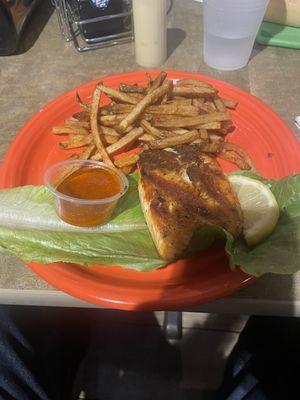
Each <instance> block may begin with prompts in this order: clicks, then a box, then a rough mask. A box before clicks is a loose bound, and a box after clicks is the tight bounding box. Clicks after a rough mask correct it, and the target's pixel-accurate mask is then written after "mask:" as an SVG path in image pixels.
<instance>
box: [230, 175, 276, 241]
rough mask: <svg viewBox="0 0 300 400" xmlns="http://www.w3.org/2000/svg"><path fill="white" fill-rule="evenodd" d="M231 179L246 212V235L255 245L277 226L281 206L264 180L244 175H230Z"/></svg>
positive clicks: (247, 239)
mask: <svg viewBox="0 0 300 400" xmlns="http://www.w3.org/2000/svg"><path fill="white" fill-rule="evenodd" d="M228 178H229V181H230V183H231V185H232V187H233V189H234V191H235V192H236V194H237V197H238V199H239V202H240V205H241V209H242V211H243V214H244V227H243V229H244V237H245V240H246V242H247V244H248V245H250V246H254V245H256V244H258V243H259V242H261V241H262V240H263V239H264V238H266V237H267V236H268V235H269V234H270V233H271V232H272V231H273V229H274V228H275V226H276V224H277V221H278V218H279V207H278V204H277V201H276V199H275V197H274V195H273V193H272V192H271V190H270V189H269V188H268V186H266V185H265V184H263V183H262V182H260V181H258V180H256V179H252V178H248V177H246V176H243V175H230V176H229V177H228Z"/></svg>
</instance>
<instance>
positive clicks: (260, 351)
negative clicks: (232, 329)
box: [216, 317, 300, 400]
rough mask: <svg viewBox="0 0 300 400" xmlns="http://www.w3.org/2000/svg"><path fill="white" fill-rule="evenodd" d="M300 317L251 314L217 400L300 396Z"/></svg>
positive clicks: (296, 397)
mask: <svg viewBox="0 0 300 400" xmlns="http://www.w3.org/2000/svg"><path fill="white" fill-rule="evenodd" d="M299 338H300V320H299V319H298V318H279V317H278V318H277V317H276V318H275V317H251V318H250V319H249V321H248V323H247V324H246V327H245V328H244V330H243V332H242V333H241V335H240V338H239V340H238V343H237V344H236V346H235V348H234V349H233V351H232V354H231V355H230V357H229V359H228V362H227V366H226V370H225V374H224V380H223V383H222V385H221V387H220V389H219V391H218V394H217V396H216V399H217V400H242V399H243V400H266V399H267V400H277V399H280V400H283V399H287V400H290V399H291V400H293V399H298V398H300V340H299Z"/></svg>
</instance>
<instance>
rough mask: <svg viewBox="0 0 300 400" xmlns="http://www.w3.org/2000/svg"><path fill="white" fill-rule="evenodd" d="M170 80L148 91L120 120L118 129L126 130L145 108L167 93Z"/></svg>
mask: <svg viewBox="0 0 300 400" xmlns="http://www.w3.org/2000/svg"><path fill="white" fill-rule="evenodd" d="M170 84H171V83H170V81H167V82H164V83H163V85H162V86H160V87H159V88H157V89H155V90H153V91H152V92H150V93H148V94H147V95H146V96H145V97H144V98H143V99H142V100H141V101H140V102H139V103H138V104H137V105H136V106H135V107H134V108H133V110H132V111H131V112H130V113H129V114H128V115H127V116H126V117H125V118H124V119H123V121H121V122H120V124H119V126H118V130H119V131H120V132H124V131H125V130H126V129H127V127H128V126H129V125H132V124H133V123H134V122H135V121H136V120H137V119H138V118H139V116H140V115H141V114H142V113H143V111H144V110H145V108H146V107H147V106H149V105H150V104H152V103H153V102H155V101H156V100H158V99H159V98H161V97H162V96H163V95H164V94H166V93H167V91H168V90H169V86H170Z"/></svg>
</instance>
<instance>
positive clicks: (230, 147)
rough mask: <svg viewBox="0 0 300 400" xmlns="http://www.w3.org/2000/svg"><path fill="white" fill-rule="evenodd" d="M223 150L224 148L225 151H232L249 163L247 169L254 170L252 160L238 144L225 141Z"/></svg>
mask: <svg viewBox="0 0 300 400" xmlns="http://www.w3.org/2000/svg"><path fill="white" fill-rule="evenodd" d="M224 150H225V151H226V150H227V151H234V152H235V153H237V154H238V155H239V156H240V157H241V158H243V160H245V162H246V163H247V164H248V165H249V167H250V168H249V169H252V170H253V171H255V167H254V165H253V162H252V160H251V158H250V157H249V156H248V154H247V153H246V152H245V150H244V149H242V148H241V147H239V146H238V145H236V144H234V143H229V142H226V143H225V144H224Z"/></svg>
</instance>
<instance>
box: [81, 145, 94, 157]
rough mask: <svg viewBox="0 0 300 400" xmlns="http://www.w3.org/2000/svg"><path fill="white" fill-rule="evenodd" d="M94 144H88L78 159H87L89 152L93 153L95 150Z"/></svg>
mask: <svg viewBox="0 0 300 400" xmlns="http://www.w3.org/2000/svg"><path fill="white" fill-rule="evenodd" d="M95 148H96V146H95V145H94V144H89V145H88V146H87V147H86V148H85V149H84V151H83V152H82V153H81V155H80V157H79V158H80V160H88V159H89V158H90V156H91V154H92V153H93V151H94V150H95Z"/></svg>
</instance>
